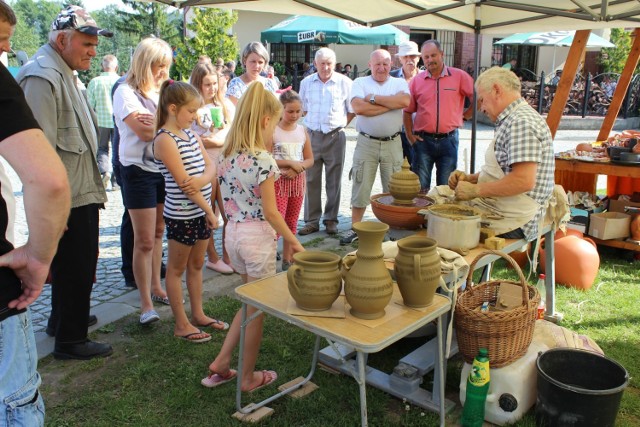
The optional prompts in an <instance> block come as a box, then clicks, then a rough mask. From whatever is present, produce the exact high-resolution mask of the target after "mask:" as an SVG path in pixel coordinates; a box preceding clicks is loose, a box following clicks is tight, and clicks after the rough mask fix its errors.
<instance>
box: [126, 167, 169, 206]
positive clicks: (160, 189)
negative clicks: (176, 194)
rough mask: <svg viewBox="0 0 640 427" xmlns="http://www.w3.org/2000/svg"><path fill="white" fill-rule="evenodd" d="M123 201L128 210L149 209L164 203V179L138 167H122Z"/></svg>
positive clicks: (160, 175) (158, 174) (155, 173)
mask: <svg viewBox="0 0 640 427" xmlns="http://www.w3.org/2000/svg"><path fill="white" fill-rule="evenodd" d="M120 174H121V177H122V200H123V201H124V206H125V207H126V208H127V209H149V208H155V207H156V206H157V205H161V204H163V203H164V197H165V192H164V178H163V177H162V174H161V173H160V172H149V171H146V170H144V169H141V168H139V167H138V166H135V165H131V166H122V167H121V168H120Z"/></svg>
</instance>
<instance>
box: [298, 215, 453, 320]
mask: <svg viewBox="0 0 640 427" xmlns="http://www.w3.org/2000/svg"><path fill="white" fill-rule="evenodd" d="M353 229H354V230H355V232H356V233H357V234H358V242H359V243H358V251H357V252H356V256H355V257H351V258H345V260H344V261H343V260H342V259H341V258H340V257H339V256H338V255H336V254H333V253H329V252H318V251H306V252H300V253H297V254H295V255H294V260H295V263H294V265H293V266H291V267H290V268H289V270H288V272H287V279H288V284H289V292H290V294H291V296H292V297H293V299H294V300H295V301H296V304H297V305H298V307H300V308H302V309H303V310H308V311H322V310H328V309H329V308H331V305H332V304H333V302H334V301H335V300H336V299H337V298H338V296H339V295H340V290H341V289H342V280H343V279H344V292H345V297H346V299H347V302H348V303H349V305H350V306H351V311H350V312H351V314H352V315H353V316H355V317H358V318H362V319H377V318H379V317H382V316H384V314H385V310H384V308H385V307H386V306H387V304H388V303H389V301H390V300H391V296H392V294H393V280H392V279H391V275H390V273H389V270H388V269H387V267H386V266H385V263H384V258H383V256H384V254H383V252H382V240H383V238H384V235H385V233H386V232H387V230H388V229H389V226H388V225H386V224H384V223H379V222H368V221H365V222H358V223H355V224H353ZM436 247H437V243H436V241H435V240H433V239H429V238H427V237H418V236H412V237H407V238H404V239H401V240H399V241H398V256H397V257H396V262H395V267H394V268H395V274H396V280H397V283H398V287H399V289H400V293H401V294H402V297H403V301H404V304H405V305H407V306H409V307H426V306H428V305H430V304H431V303H432V302H433V297H434V295H435V291H436V289H437V288H438V286H440V284H441V283H442V278H441V273H440V256H439V255H438V252H437V250H436Z"/></svg>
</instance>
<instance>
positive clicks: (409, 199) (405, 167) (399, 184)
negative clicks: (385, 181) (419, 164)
mask: <svg viewBox="0 0 640 427" xmlns="http://www.w3.org/2000/svg"><path fill="white" fill-rule="evenodd" d="M419 192H420V179H419V178H418V175H416V174H415V173H413V172H411V168H410V166H409V162H408V161H407V158H406V157H405V158H404V162H403V163H402V169H401V170H399V171H398V172H396V173H394V174H392V175H391V178H389V193H391V195H392V196H393V199H394V202H395V203H397V204H399V205H409V206H411V205H413V199H414V197H416V196H417V195H418V193H419Z"/></svg>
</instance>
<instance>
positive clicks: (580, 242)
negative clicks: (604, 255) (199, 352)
mask: <svg viewBox="0 0 640 427" xmlns="http://www.w3.org/2000/svg"><path fill="white" fill-rule="evenodd" d="M554 254H555V273H556V283H559V284H562V285H567V286H570V287H574V288H577V289H582V290H587V289H589V288H591V286H592V285H593V282H594V280H595V279H596V276H597V275H598V269H599V268H600V255H599V254H598V250H597V249H596V244H595V243H594V242H593V240H591V239H587V238H582V239H581V238H579V237H577V236H566V237H562V238H560V239H557V240H555V248H554ZM544 255H545V253H544V249H543V248H541V249H540V257H539V259H540V269H541V270H542V272H543V273H544V272H545V267H546V266H545V256H544Z"/></svg>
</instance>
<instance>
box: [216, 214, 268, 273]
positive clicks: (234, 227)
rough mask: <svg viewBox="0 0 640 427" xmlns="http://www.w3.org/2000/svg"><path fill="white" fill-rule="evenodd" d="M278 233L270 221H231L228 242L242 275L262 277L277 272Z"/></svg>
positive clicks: (233, 260)
mask: <svg viewBox="0 0 640 427" xmlns="http://www.w3.org/2000/svg"><path fill="white" fill-rule="evenodd" d="M276 243H277V240H276V232H275V230H274V229H273V228H272V227H271V225H270V224H269V223H268V222H267V221H248V222H231V221H229V222H228V223H227V225H226V227H225V236H224V245H225V249H226V250H227V253H228V254H229V259H230V260H231V266H232V267H233V269H234V270H235V271H236V272H238V273H239V274H247V275H248V276H250V277H253V278H256V279H261V278H263V277H267V276H272V275H274V274H276Z"/></svg>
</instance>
